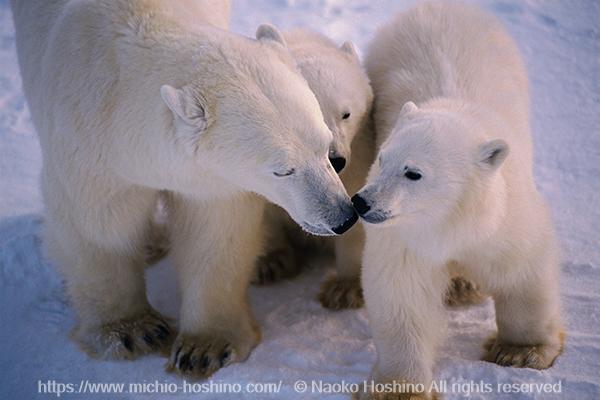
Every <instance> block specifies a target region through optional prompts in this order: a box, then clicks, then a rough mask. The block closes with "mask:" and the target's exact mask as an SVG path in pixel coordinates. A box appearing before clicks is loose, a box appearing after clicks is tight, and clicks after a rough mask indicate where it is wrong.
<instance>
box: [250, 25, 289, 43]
mask: <svg viewBox="0 0 600 400" xmlns="http://www.w3.org/2000/svg"><path fill="white" fill-rule="evenodd" d="M256 39H257V40H261V41H264V40H272V41H274V42H277V43H279V44H280V45H282V46H283V47H287V43H286V42H285V39H284V38H283V35H282V34H281V32H279V30H278V29H277V28H275V27H274V26H273V25H271V24H262V25H260V26H259V27H258V28H257V29H256Z"/></svg>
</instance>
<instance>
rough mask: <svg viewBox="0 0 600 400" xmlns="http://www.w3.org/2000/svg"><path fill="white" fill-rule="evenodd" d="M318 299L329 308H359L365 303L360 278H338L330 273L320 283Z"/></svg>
mask: <svg viewBox="0 0 600 400" xmlns="http://www.w3.org/2000/svg"><path fill="white" fill-rule="evenodd" d="M318 298H319V301H320V302H321V304H322V305H323V307H325V308H329V309H330V310H342V309H345V308H360V307H362V306H363V305H364V304H365V300H364V298H363V292H362V287H361V285H360V278H358V277H357V278H339V277H338V276H337V275H332V276H330V277H329V278H327V279H326V280H325V282H323V284H322V285H321V292H320V293H319V297H318Z"/></svg>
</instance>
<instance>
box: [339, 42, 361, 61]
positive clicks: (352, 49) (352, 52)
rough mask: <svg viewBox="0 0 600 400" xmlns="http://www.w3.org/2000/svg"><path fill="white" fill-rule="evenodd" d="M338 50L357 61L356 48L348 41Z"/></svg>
mask: <svg viewBox="0 0 600 400" xmlns="http://www.w3.org/2000/svg"><path fill="white" fill-rule="evenodd" d="M340 50H342V51H343V52H344V53H348V54H350V55H351V56H352V58H354V59H356V60H358V52H357V51H356V47H355V46H354V43H352V42H351V41H349V40H347V41H345V42H344V43H343V44H342V45H341V46H340Z"/></svg>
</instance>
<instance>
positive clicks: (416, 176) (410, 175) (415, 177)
mask: <svg viewBox="0 0 600 400" xmlns="http://www.w3.org/2000/svg"><path fill="white" fill-rule="evenodd" d="M404 176H405V177H406V178H407V179H410V180H411V181H418V180H419V179H421V178H422V177H423V175H421V174H420V173H418V172H417V171H412V170H410V169H409V170H408V171H406V172H405V173H404Z"/></svg>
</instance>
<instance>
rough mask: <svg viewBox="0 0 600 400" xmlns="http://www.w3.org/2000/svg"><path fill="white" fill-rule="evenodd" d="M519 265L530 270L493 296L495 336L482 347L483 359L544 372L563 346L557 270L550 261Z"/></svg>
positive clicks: (527, 261)
mask: <svg viewBox="0 0 600 400" xmlns="http://www.w3.org/2000/svg"><path fill="white" fill-rule="evenodd" d="M548 258H550V257H548ZM544 262H545V263H546V264H545V265H544V264H541V263H544ZM538 263H539V264H538ZM521 265H525V266H526V267H525V268H530V269H531V270H530V271H528V273H527V274H522V276H520V277H517V278H516V279H513V280H512V281H511V282H507V283H505V284H503V285H501V286H500V288H499V289H497V290H496V291H495V293H494V294H493V297H494V302H495V306H496V323H497V325H498V334H497V335H496V336H494V337H492V338H491V339H490V340H488V342H487V343H486V344H485V346H484V347H485V350H486V354H485V356H484V360H486V361H490V362H494V363H496V364H498V365H501V366H506V367H521V368H535V369H546V368H549V367H551V366H552V364H553V363H554V360H555V359H556V357H558V356H559V354H560V353H561V352H562V348H563V344H564V332H563V331H562V320H561V317H560V305H559V293H560V292H559V289H558V276H557V275H558V273H557V271H558V267H557V266H556V264H555V262H554V260H552V259H550V260H548V259H541V260H540V261H535V260H525V261H522V264H521Z"/></svg>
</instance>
